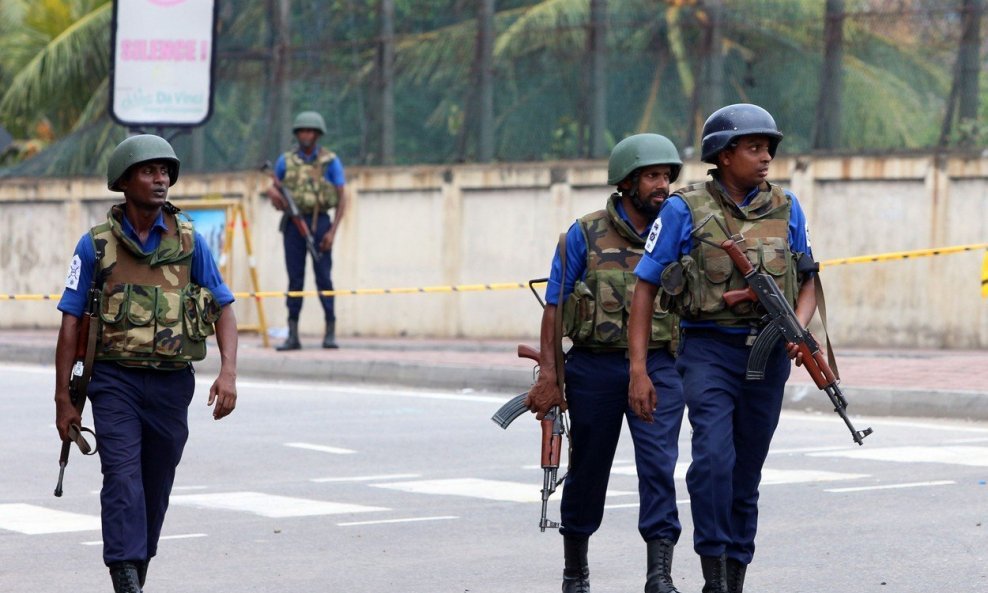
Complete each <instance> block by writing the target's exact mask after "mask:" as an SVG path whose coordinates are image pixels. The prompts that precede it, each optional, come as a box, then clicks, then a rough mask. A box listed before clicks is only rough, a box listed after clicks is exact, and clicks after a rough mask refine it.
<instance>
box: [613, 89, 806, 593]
mask: <svg viewBox="0 0 988 593" xmlns="http://www.w3.org/2000/svg"><path fill="white" fill-rule="evenodd" d="M781 140H782V134H781V133H780V132H779V130H778V128H777V127H776V124H775V120H774V119H773V118H772V116H771V115H770V114H769V113H768V112H767V111H765V110H764V109H762V108H761V107H758V106H756V105H750V104H738V105H730V106H727V107H724V108H721V109H719V110H717V111H715V112H714V113H713V114H712V115H711V116H710V117H709V118H708V119H707V121H706V123H705V124H704V126H703V140H702V147H701V148H702V150H701V153H702V154H701V158H702V160H703V161H704V162H707V163H711V164H713V165H715V167H716V168H715V169H712V170H710V171H709V174H710V175H711V179H710V180H709V181H707V182H705V183H698V184H695V185H691V186H688V187H686V188H683V189H680V190H678V191H677V192H676V193H674V194H673V195H672V196H671V197H670V198H669V200H667V201H666V203H665V205H664V207H663V208H662V212H661V213H660V215H659V217H658V218H657V219H656V221H655V223H654V225H653V228H652V235H653V236H652V237H650V240H649V241H648V243H647V245H646V248H645V251H646V253H645V255H644V256H643V257H642V259H641V261H640V262H639V263H638V267H637V268H636V269H635V274H636V275H637V276H638V279H639V281H638V284H637V286H636V289H635V294H634V297H633V299H632V300H633V303H632V313H631V322H630V324H631V330H630V334H629V335H630V338H629V341H630V345H629V348H630V352H631V359H632V360H631V382H630V387H629V389H630V391H631V396H632V397H638V398H642V399H647V398H649V397H654V394H653V393H650V391H651V390H652V386H651V385H650V383H649V381H648V380H647V377H646V376H645V375H644V371H643V370H642V369H643V365H642V361H641V357H642V354H641V353H642V351H643V346H644V341H645V340H644V335H645V327H646V326H647V320H648V313H649V311H650V310H651V309H650V308H651V306H652V303H653V301H654V300H655V298H656V295H657V294H660V302H663V303H667V304H668V305H669V306H670V308H671V310H675V311H677V312H678V313H679V314H680V316H681V319H682V322H681V327H682V331H681V335H680V340H681V341H680V350H679V356H678V358H677V361H676V368H677V370H678V371H679V374H680V375H681V376H682V378H683V395H684V398H685V400H686V405H687V407H688V408H689V414H688V416H689V421H690V424H691V426H692V429H693V438H692V452H693V461H692V463H691V465H690V468H689V471H688V472H687V476H686V485H687V488H688V490H689V493H690V508H691V511H692V514H693V524H694V537H693V547H694V550H695V551H696V553H697V554H698V555H699V556H700V563H701V568H702V570H703V577H704V582H705V585H704V587H703V592H704V593H725V592H730V593H741V591H742V588H743V585H744V577H745V571H746V567H747V565H748V564H749V563H750V562H751V560H752V557H753V555H754V551H755V531H756V526H757V521H758V485H759V482H760V480H761V471H762V465H763V464H764V462H765V457H766V456H767V454H768V450H769V443H770V442H771V440H772V435H773V433H774V432H775V428H776V426H777V425H778V422H779V415H780V412H781V408H782V396H783V389H784V386H785V383H786V380H787V379H788V377H789V371H790V361H789V358H790V357H793V358H797V355H796V353H795V350H794V349H792V348H789V351H788V352H787V347H786V345H785V344H784V343H782V342H781V341H780V342H779V344H778V345H777V346H776V348H775V350H774V351H773V352H772V354H771V356H770V358H769V361H768V364H767V366H766V369H765V378H764V379H763V380H760V381H748V380H745V370H746V367H747V364H748V356H749V353H750V351H751V348H750V346H751V344H752V342H753V338H754V337H755V336H756V335H757V334H758V332H759V330H760V329H761V321H760V314H759V310H758V309H757V308H756V307H753V306H752V305H751V304H750V303H746V304H742V305H743V306H739V307H738V308H736V309H729V308H727V307H726V305H725V304H724V301H723V298H722V297H723V294H724V292H726V291H729V290H735V289H739V288H743V287H744V286H745V282H744V279H743V278H742V277H741V275H740V273H739V272H738V271H737V270H736V269H734V266H733V264H732V262H731V261H730V259H729V258H728V257H727V256H726V252H724V251H723V249H720V248H719V244H720V242H722V241H723V240H725V239H727V238H728V237H731V238H733V239H735V241H736V242H738V243H739V245H740V246H741V248H742V249H743V250H744V251H745V254H746V255H747V256H748V259H750V260H751V261H752V264H753V265H754V266H755V267H756V268H757V269H759V270H760V271H765V272H768V273H769V274H771V275H772V276H773V278H775V280H776V282H778V283H779V286H780V288H781V289H782V291H783V293H784V294H785V295H786V297H787V298H788V299H789V300H790V304H792V305H793V306H794V307H795V311H796V315H797V316H798V317H799V320H800V322H801V323H802V324H803V325H804V327H805V325H806V324H808V323H809V322H810V319H811V318H812V316H813V313H814V311H815V309H816V297H815V292H814V270H815V268H816V266H815V264H813V261H812V252H811V250H810V242H809V237H808V233H807V227H806V217H805V215H804V214H803V210H802V208H801V207H800V205H799V201H798V200H797V199H796V196H795V195H793V194H792V193H791V192H790V191H788V190H783V189H782V188H780V187H779V186H777V185H774V184H770V183H769V182H768V181H766V177H767V176H768V171H769V164H770V163H771V162H772V158H773V157H774V156H775V152H776V149H777V148H778V145H779V142H780V141H781ZM660 287H661V293H660ZM799 362H800V360H799V359H798V358H797V364H798V363H799ZM662 398H663V394H662V392H661V391H659V393H658V399H659V401H660V402H661V401H662Z"/></svg>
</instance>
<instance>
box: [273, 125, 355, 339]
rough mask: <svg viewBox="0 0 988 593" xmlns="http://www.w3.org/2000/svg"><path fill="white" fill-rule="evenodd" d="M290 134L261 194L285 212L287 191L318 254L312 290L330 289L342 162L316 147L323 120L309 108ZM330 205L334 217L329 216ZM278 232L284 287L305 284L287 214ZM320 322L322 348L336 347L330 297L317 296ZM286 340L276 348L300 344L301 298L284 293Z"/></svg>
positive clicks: (300, 250)
mask: <svg viewBox="0 0 988 593" xmlns="http://www.w3.org/2000/svg"><path fill="white" fill-rule="evenodd" d="M292 133H294V134H295V139H296V140H297V141H298V145H297V146H296V147H294V148H292V150H289V151H288V152H286V153H284V154H282V155H281V156H280V157H278V162H277V163H275V167H274V173H275V177H276V180H275V182H274V184H273V185H272V186H271V187H270V188H268V190H267V196H268V198H270V199H271V203H272V204H273V205H274V207H275V208H277V209H278V210H281V211H285V210H286V208H287V207H288V204H287V202H286V201H285V198H284V196H283V195H282V192H281V191H280V190H281V188H282V187H284V188H285V189H287V190H288V191H290V192H291V193H292V196H293V198H294V199H295V202H296V204H297V205H298V208H299V212H300V213H301V214H302V218H303V219H305V221H306V224H307V225H308V226H309V229H310V231H311V233H312V236H313V238H314V240H315V242H316V245H318V249H319V251H320V257H319V258H318V259H315V258H313V262H312V269H313V272H314V273H315V277H316V288H317V289H319V290H320V291H325V290H333V280H332V277H331V274H332V271H333V241H334V239H335V238H336V231H337V230H338V229H339V227H340V222H341V221H342V220H343V216H344V214H345V213H346V209H347V195H346V177H345V175H344V172H343V163H342V162H341V161H340V158H339V157H338V156H336V153H334V152H333V151H331V150H328V149H327V148H325V147H323V146H319V144H318V141H319V138H320V137H321V136H323V135H324V134H325V133H326V123H325V122H324V121H323V118H322V116H321V115H320V114H318V113H316V112H315V111H303V112H302V113H299V114H298V115H297V116H295V123H294V124H293V125H292ZM333 208H335V209H336V220H332V219H331V218H330V216H329V210H330V209H333ZM281 231H282V234H283V236H284V245H285V268H286V269H287V271H288V290H289V291H290V292H295V291H300V290H302V288H303V286H304V285H305V260H306V253H307V251H306V242H305V237H304V236H303V235H302V233H301V232H300V231H299V230H298V229H297V228H296V227H295V226H294V225H291V224H288V214H287V213H286V214H285V216H284V217H283V218H282V221H281ZM319 301H320V302H321V303H322V308H323V313H324V317H325V320H326V332H325V334H324V337H323V341H322V347H323V348H338V345H337V343H336V312H335V310H334V307H333V297H332V296H326V295H320V296H319ZM286 304H287V306H288V338H287V339H286V340H285V342H284V343H283V344H281V345H280V346H278V347H277V349H278V350H298V349H300V348H301V347H302V343H301V342H300V341H299V337H298V319H299V314H300V313H301V311H302V297H288V299H287V301H286Z"/></svg>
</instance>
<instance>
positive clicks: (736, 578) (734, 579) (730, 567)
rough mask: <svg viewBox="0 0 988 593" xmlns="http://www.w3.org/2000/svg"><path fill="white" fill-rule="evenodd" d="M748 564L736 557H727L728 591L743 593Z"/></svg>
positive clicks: (730, 592)
mask: <svg viewBox="0 0 988 593" xmlns="http://www.w3.org/2000/svg"><path fill="white" fill-rule="evenodd" d="M746 570H748V565H747V564H742V563H741V561H740V560H735V559H734V558H728V559H727V593H741V592H742V591H743V590H744V573H745V571H746Z"/></svg>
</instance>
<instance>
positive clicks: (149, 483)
mask: <svg viewBox="0 0 988 593" xmlns="http://www.w3.org/2000/svg"><path fill="white" fill-rule="evenodd" d="M178 170H179V160H178V158H177V157H176V156H175V151H174V150H173V149H172V147H171V145H170V144H169V143H168V142H167V141H166V140H165V139H164V138H160V137H158V136H152V135H141V136H134V137H131V138H128V139H126V140H124V141H123V142H121V143H120V144H119V145H118V146H117V147H116V149H115V150H114V151H113V154H112V155H111V156H110V162H109V166H108V167H107V186H108V187H109V189H110V190H111V191H118V192H123V194H124V199H125V200H126V201H125V202H124V203H123V204H118V205H116V206H113V207H112V208H111V209H110V212H109V214H108V215H107V219H106V222H104V223H102V224H99V225H97V226H95V227H93V228H92V229H91V230H90V231H89V232H88V233H86V234H85V235H83V237H82V238H81V239H80V240H79V243H78V245H77V246H76V250H75V254H74V256H73V258H72V264H71V266H70V268H69V274H68V276H67V277H66V282H65V290H64V292H63V293H62V298H61V300H60V301H59V303H58V309H59V310H60V311H62V325H61V328H60V330H59V332H58V344H57V346H56V352H55V426H56V427H57V428H58V434H59V436H60V437H61V438H62V440H63V441H64V440H68V439H69V432H70V431H69V427H70V426H76V427H78V426H80V425H81V421H82V419H81V417H80V414H79V411H78V410H77V409H76V407H75V406H74V405H73V404H72V401H71V399H70V396H69V377H70V374H71V372H72V365H73V358H74V356H75V353H76V345H77V340H78V339H79V336H78V333H79V329H78V328H79V323H80V317H81V316H82V315H83V313H84V311H85V308H86V303H87V299H86V296H87V292H88V290H89V289H90V287H93V288H95V289H97V290H98V291H99V308H98V311H97V312H98V315H97V316H96V317H95V319H96V320H97V321H96V323H97V327H96V329H95V330H93V331H96V332H97V336H98V339H97V342H96V346H95V363H94V364H93V368H92V375H91V380H90V383H89V388H88V396H89V399H90V401H91V402H92V412H93V422H94V425H95V429H96V434H97V435H98V437H99V447H98V450H99V455H100V465H101V468H102V471H103V488H102V490H101V491H100V508H101V518H102V526H103V561H104V563H105V564H106V565H107V567H108V568H109V569H110V577H111V579H112V581H113V590H114V592H115V593H140V592H141V588H142V587H143V586H144V580H145V577H146V576H147V569H148V562H149V561H150V560H151V558H153V557H154V555H155V553H156V552H157V548H158V537H159V536H160V535H161V526H162V523H163V522H164V519H165V511H166V510H167V508H168V497H169V494H170V493H171V489H172V483H173V482H174V480H175V469H176V467H177V466H178V463H179V460H180V459H181V458H182V451H183V450H184V448H185V443H186V440H188V437H189V423H188V409H189V404H190V403H191V401H192V396H193V392H194V391H195V373H194V371H193V369H192V364H191V363H192V362H194V361H198V360H202V359H203V358H205V356H206V337H207V336H209V335H212V334H213V333H214V324H215V333H216V342H217V344H218V345H219V349H220V364H221V366H220V372H219V376H218V377H217V378H216V381H215V382H214V383H213V385H212V387H210V389H209V400H208V402H207V403H208V405H213V404H214V403H215V407H214V408H213V418H215V419H217V420H219V419H220V418H223V417H225V416H226V415H227V414H229V413H230V412H232V411H233V409H234V407H235V406H236V402H237V388H236V378H237V320H236V317H235V316H234V313H233V308H232V307H230V303H232V302H233V294H232V293H231V292H230V289H229V288H228V287H227V285H226V284H225V283H224V282H223V278H222V277H220V273H219V270H217V268H216V264H215V263H214V261H213V257H212V255H211V254H210V252H209V247H208V246H207V244H206V241H205V239H203V237H202V235H200V234H199V233H197V232H196V231H195V229H194V228H193V226H192V223H191V221H189V220H188V218H187V217H186V216H185V215H184V214H182V213H181V212H180V211H179V210H178V208H176V207H175V206H173V205H172V204H170V203H169V202H168V201H166V199H167V196H168V188H169V187H170V186H172V185H173V184H174V183H175V181H176V180H177V179H178Z"/></svg>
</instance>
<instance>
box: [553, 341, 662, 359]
mask: <svg viewBox="0 0 988 593" xmlns="http://www.w3.org/2000/svg"><path fill="white" fill-rule="evenodd" d="M659 350H669V345H668V344H667V343H663V344H661V345H659V346H649V347H648V352H649V354H651V353H652V352H657V351H659ZM577 352H579V353H581V354H622V355H624V357H625V358H628V349H627V348H593V347H590V346H573V347H572V348H570V349H569V353H577Z"/></svg>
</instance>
